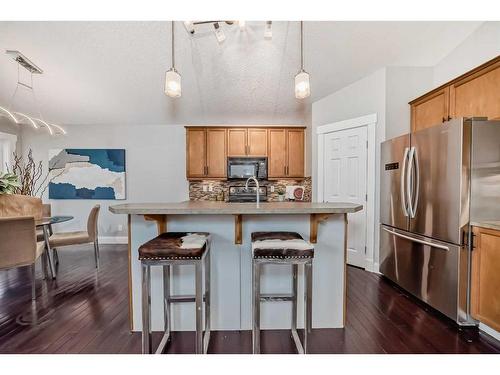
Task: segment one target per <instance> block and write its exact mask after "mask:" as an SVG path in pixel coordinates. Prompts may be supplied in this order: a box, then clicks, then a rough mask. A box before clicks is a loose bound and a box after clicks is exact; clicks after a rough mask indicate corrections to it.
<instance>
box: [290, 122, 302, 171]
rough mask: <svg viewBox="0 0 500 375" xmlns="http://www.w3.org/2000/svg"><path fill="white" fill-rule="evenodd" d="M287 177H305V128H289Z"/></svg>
mask: <svg viewBox="0 0 500 375" xmlns="http://www.w3.org/2000/svg"><path fill="white" fill-rule="evenodd" d="M287 141H288V150H287V154H288V168H287V177H304V130H303V129H297V130H295V129H288V130H287Z"/></svg>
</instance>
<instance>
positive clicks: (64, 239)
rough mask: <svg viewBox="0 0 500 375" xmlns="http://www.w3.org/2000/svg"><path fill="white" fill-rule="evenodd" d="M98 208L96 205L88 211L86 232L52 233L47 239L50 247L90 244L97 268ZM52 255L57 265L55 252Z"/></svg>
mask: <svg viewBox="0 0 500 375" xmlns="http://www.w3.org/2000/svg"><path fill="white" fill-rule="evenodd" d="M100 208H101V206H100V205H98V204H97V205H95V206H94V207H92V210H90V214H89V217H88V219H87V230H86V231H78V232H61V233H54V234H52V235H51V236H50V237H49V245H50V247H51V248H52V249H55V248H59V247H62V246H71V245H83V244H87V243H92V244H94V258H95V267H96V268H99V241H98V239H97V221H98V218H99V210H100ZM54 254H56V261H57V263H59V260H58V256H57V250H56V251H55V252H54Z"/></svg>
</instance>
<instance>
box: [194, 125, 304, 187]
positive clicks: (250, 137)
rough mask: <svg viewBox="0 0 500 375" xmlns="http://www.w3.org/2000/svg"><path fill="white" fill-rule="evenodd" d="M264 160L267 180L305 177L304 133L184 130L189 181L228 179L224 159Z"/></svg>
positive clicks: (260, 129) (300, 130)
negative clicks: (262, 158)
mask: <svg viewBox="0 0 500 375" xmlns="http://www.w3.org/2000/svg"><path fill="white" fill-rule="evenodd" d="M229 156H231V157H266V156H267V158H268V177H269V178H270V179H273V178H274V179H276V178H302V177H304V157H305V156H304V129H303V128H268V127H258V128H257V127H253V128H252V127H247V128H243V127H242V128H233V127H194V126H193V127H186V176H187V178H188V179H203V178H214V179H225V178H227V158H228V157H229Z"/></svg>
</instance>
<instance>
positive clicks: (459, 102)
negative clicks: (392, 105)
mask: <svg viewBox="0 0 500 375" xmlns="http://www.w3.org/2000/svg"><path fill="white" fill-rule="evenodd" d="M409 104H410V107H411V131H412V132H415V131H418V130H421V129H425V128H429V127H431V126H434V125H437V124H439V123H442V122H445V121H448V120H451V119H454V118H459V117H487V118H488V119H489V120H495V119H500V56H498V57H496V58H495V59H493V60H491V61H488V62H487V63H485V64H483V65H481V66H479V67H477V68H475V69H473V70H471V71H469V72H467V73H465V74H463V75H461V76H460V77H457V78H455V79H454V80H452V81H450V82H448V83H446V84H444V85H442V86H440V87H438V88H436V89H434V90H432V91H430V92H428V93H426V94H425V95H422V96H421V97H419V98H417V99H415V100H413V101H411V102H410V103H409Z"/></svg>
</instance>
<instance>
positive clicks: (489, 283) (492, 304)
mask: <svg viewBox="0 0 500 375" xmlns="http://www.w3.org/2000/svg"><path fill="white" fill-rule="evenodd" d="M473 231H474V234H475V238H474V245H475V248H474V250H473V251H472V282H471V313H472V316H473V317H474V318H475V319H477V320H479V321H481V322H483V323H485V324H486V325H488V326H490V327H491V328H493V329H496V330H497V331H500V293H499V292H498V291H499V290H500V272H499V271H498V270H500V231H496V230H491V229H485V228H479V227H474V229H473Z"/></svg>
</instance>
